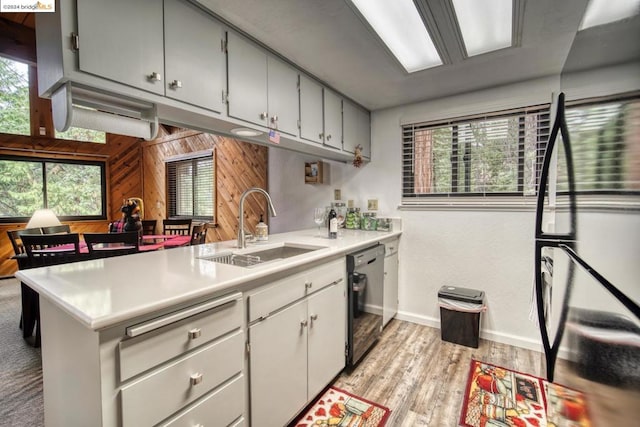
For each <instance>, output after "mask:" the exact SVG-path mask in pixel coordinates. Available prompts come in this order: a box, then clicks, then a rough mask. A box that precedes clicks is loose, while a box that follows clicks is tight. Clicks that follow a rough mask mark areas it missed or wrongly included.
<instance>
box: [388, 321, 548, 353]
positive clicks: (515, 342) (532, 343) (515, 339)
mask: <svg viewBox="0 0 640 427" xmlns="http://www.w3.org/2000/svg"><path fill="white" fill-rule="evenodd" d="M395 318H396V319H398V320H404V321H406V322H411V323H417V324H419V325H425V326H430V327H432V328H436V329H440V318H439V317H438V318H435V317H430V316H423V315H419V314H415V313H409V312H406V311H398V313H397V314H396V316H395ZM480 338H481V339H485V340H489V341H494V342H499V343H502V344H508V345H512V346H514V347H520V348H525V349H527V350H533V351H537V352H542V351H543V349H542V342H541V341H539V340H535V339H531V338H526V337H520V336H517V335H511V334H505V333H502V332H496V331H491V330H486V329H481V330H480Z"/></svg>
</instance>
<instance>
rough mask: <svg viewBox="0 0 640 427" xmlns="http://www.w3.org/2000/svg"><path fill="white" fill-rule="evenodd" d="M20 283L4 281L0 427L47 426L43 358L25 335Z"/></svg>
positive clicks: (0, 323) (1, 290) (1, 283)
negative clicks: (21, 325) (19, 325)
mask: <svg viewBox="0 0 640 427" xmlns="http://www.w3.org/2000/svg"><path fill="white" fill-rule="evenodd" d="M20 311H21V307H20V283H19V282H18V281H17V280H15V279H2V280H0V426H7V427H9V426H11V427H16V426H32V427H41V426H44V406H43V398H42V359H41V353H40V349H39V348H34V347H31V346H30V345H29V343H27V342H26V341H25V340H24V339H23V338H22V331H21V330H20V329H19V328H18V324H19V322H20Z"/></svg>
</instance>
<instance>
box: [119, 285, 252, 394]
mask: <svg viewBox="0 0 640 427" xmlns="http://www.w3.org/2000/svg"><path fill="white" fill-rule="evenodd" d="M237 295H238V297H237V298H236V299H232V300H230V301H228V302H225V303H223V304H222V305H219V306H217V307H215V308H213V309H210V310H207V311H204V312H202V313H198V314H195V315H193V316H190V317H187V318H186V319H183V320H180V321H177V322H174V323H171V324H169V325H167V326H162V327H159V328H158V329H155V330H151V331H150V332H146V333H143V334H141V335H140V336H136V337H135V338H131V339H128V340H125V341H122V342H121V343H120V344H119V348H118V352H119V357H120V381H125V380H127V379H129V378H131V377H133V376H134V375H137V374H139V373H142V372H144V371H146V370H148V369H151V368H153V367H154V366H157V365H159V364H161V363H163V362H165V361H167V360H170V359H172V358H174V357H177V356H180V355H181V354H182V353H184V352H186V351H189V350H191V349H194V348H196V347H198V346H201V345H203V344H206V343H207V342H209V341H211V340H213V339H215V338H218V337H220V336H222V335H224V334H226V333H228V332H231V331H233V330H234V329H238V328H240V327H242V316H243V313H244V310H243V304H242V294H237Z"/></svg>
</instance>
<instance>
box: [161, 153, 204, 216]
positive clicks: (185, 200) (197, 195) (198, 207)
mask: <svg viewBox="0 0 640 427" xmlns="http://www.w3.org/2000/svg"><path fill="white" fill-rule="evenodd" d="M214 179H215V174H214V169H213V155H212V153H208V154H207V155H206V156H199V157H196V158H189V159H181V160H176V161H171V162H167V185H168V195H167V197H168V207H169V212H168V214H169V218H193V219H199V220H205V221H211V220H213V217H214V206H215V183H214Z"/></svg>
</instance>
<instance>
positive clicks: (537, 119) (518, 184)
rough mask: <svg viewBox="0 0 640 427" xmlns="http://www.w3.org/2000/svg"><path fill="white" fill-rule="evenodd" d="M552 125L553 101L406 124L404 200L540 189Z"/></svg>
mask: <svg viewBox="0 0 640 427" xmlns="http://www.w3.org/2000/svg"><path fill="white" fill-rule="evenodd" d="M549 128H550V120H549V106H548V105H545V106H537V107H532V108H527V109H520V110H515V111H503V112H499V113H493V114H484V115H482V116H474V117H464V118H458V119H453V120H447V121H442V122H437V123H419V124H410V125H404V126H403V128H402V140H403V149H402V170H403V178H402V182H403V189H402V190H403V191H402V194H403V203H408V204H410V203H419V202H420V200H421V199H423V200H424V198H428V197H434V196H438V197H443V196H445V197H459V196H481V197H485V196H499V195H510V196H513V195H532V194H535V190H536V183H537V179H538V174H539V171H540V167H541V163H542V158H543V155H544V148H545V145H546V141H547V139H548V137H549V130H550V129H549Z"/></svg>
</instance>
